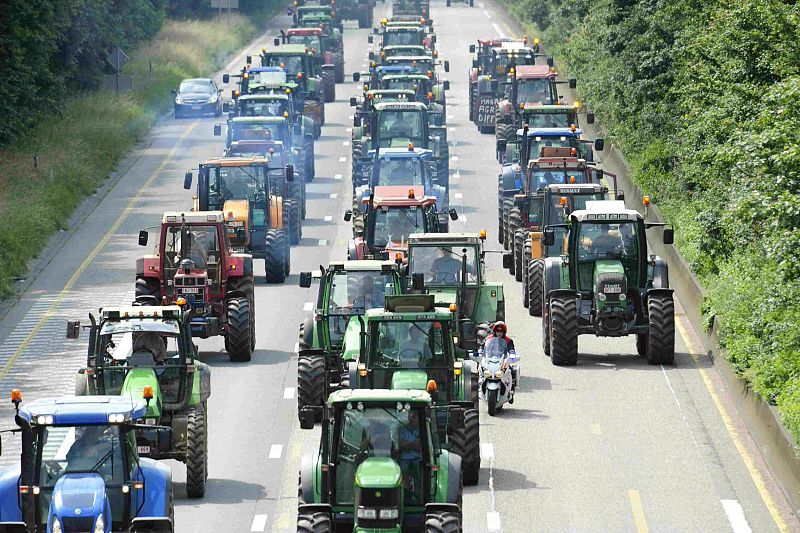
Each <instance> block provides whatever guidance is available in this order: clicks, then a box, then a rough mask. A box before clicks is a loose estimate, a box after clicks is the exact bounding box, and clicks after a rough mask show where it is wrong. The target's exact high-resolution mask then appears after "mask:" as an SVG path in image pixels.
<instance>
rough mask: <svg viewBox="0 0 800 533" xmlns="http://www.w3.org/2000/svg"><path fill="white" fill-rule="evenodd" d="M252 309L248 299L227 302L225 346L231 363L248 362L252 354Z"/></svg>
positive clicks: (235, 299)
mask: <svg viewBox="0 0 800 533" xmlns="http://www.w3.org/2000/svg"><path fill="white" fill-rule="evenodd" d="M252 311H253V309H252V307H251V305H250V299H249V298H239V297H237V298H231V299H229V300H228V314H227V326H228V327H227V332H226V333H225V341H226V343H225V345H226V347H227V349H228V357H230V360H231V362H232V363H239V362H245V361H249V360H250V358H251V357H252V354H253V337H252V335H253V324H254V320H253V317H252V316H251V313H252Z"/></svg>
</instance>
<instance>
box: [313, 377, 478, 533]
mask: <svg viewBox="0 0 800 533" xmlns="http://www.w3.org/2000/svg"><path fill="white" fill-rule="evenodd" d="M318 409H321V410H322V411H323V416H322V435H321V438H320V447H319V451H318V452H317V453H314V454H313V455H311V456H306V457H304V458H303V460H302V463H301V468H300V487H299V491H298V492H299V497H298V509H297V531H302V532H309V533H310V532H315V533H322V532H332V531H353V532H363V533H367V532H370V533H381V532H386V533H388V532H400V531H451V529H444V528H446V527H452V528H455V529H452V531H460V530H461V500H462V484H461V457H460V456H459V455H457V454H454V453H451V452H450V451H449V450H447V449H446V448H444V447H442V445H441V443H440V441H439V439H438V434H437V432H436V429H435V428H436V424H437V423H436V420H435V419H436V417H437V414H436V411H435V410H434V409H433V408H432V402H431V397H430V395H429V394H428V393H427V392H425V391H420V390H362V389H357V390H341V391H337V392H334V393H333V394H331V395H330V397H329V398H328V400H327V403H326V404H325V405H324V407H323V408H318ZM305 413H306V414H305V416H304V417H303V419H302V420H301V427H303V428H312V427H313V425H314V422H313V421H314V418H315V414H314V413H312V412H311V411H310V410H307V411H306V412H305ZM453 418H454V421H453V424H454V425H457V424H459V423H463V418H464V416H463V412H458V413H455V414H454V417H453ZM431 527H434V528H435V529H430V528H431Z"/></svg>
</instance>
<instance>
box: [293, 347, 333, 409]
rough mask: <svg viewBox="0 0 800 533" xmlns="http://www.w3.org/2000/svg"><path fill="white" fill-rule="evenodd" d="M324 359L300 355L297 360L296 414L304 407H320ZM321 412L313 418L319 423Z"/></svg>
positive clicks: (323, 384) (325, 375) (322, 398)
mask: <svg viewBox="0 0 800 533" xmlns="http://www.w3.org/2000/svg"><path fill="white" fill-rule="evenodd" d="M326 378H327V374H326V372H325V358H324V357H323V356H321V355H301V356H300V357H299V358H298V359H297V414H298V416H299V415H300V409H302V408H303V407H305V406H307V405H308V406H312V407H318V406H322V402H323V401H324V400H325V398H324V395H325V388H326V387H325V379H326ZM321 417H322V412H321V411H320V412H319V413H317V416H316V417H315V418H316V419H317V422H319V421H321Z"/></svg>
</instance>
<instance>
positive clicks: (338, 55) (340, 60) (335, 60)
mask: <svg viewBox="0 0 800 533" xmlns="http://www.w3.org/2000/svg"><path fill="white" fill-rule="evenodd" d="M284 35H285V36H286V37H285V42H287V43H288V44H302V45H303V46H305V47H306V48H308V49H310V50H311V51H312V52H315V53H317V54H321V56H322V57H321V58H320V59H321V61H322V64H323V65H333V67H334V69H333V71H334V81H335V82H336V83H343V82H344V47H343V43H342V35H341V32H339V30H338V29H335V28H334V29H332V34H327V33H325V32H324V31H323V30H322V28H292V29H290V30H287V31H286V32H285V33H284ZM281 37H282V38H283V36H281ZM326 90H327V88H326ZM331 95H332V96H333V95H334V93H331ZM335 99H336V98H335V97H333V98H331V99H327V98H326V100H325V101H326V102H332V101H333V100H335Z"/></svg>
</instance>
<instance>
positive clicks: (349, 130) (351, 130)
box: [344, 128, 353, 133]
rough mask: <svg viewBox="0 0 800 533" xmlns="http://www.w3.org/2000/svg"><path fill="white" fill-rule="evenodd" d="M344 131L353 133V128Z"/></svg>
mask: <svg viewBox="0 0 800 533" xmlns="http://www.w3.org/2000/svg"><path fill="white" fill-rule="evenodd" d="M344 131H346V132H347V133H353V128H345V130H344Z"/></svg>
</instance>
